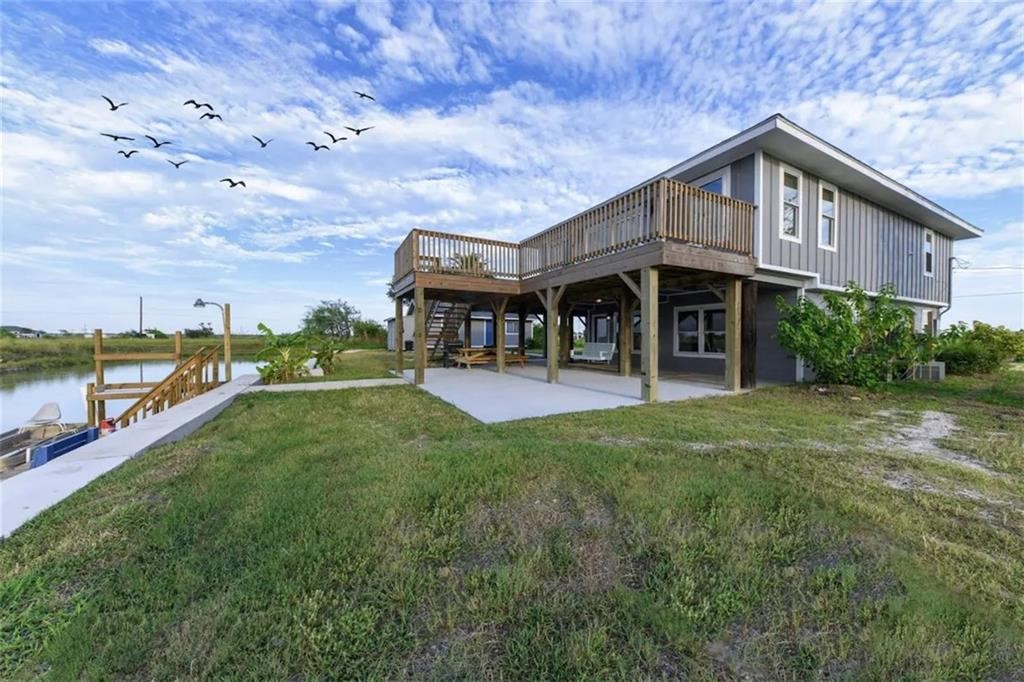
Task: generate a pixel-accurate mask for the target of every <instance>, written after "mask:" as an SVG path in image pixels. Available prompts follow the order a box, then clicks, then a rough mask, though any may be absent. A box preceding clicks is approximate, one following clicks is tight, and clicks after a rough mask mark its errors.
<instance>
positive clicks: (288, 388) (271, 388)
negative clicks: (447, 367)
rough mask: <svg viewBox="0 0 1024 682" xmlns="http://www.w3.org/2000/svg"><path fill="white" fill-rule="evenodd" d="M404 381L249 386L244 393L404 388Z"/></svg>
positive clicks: (358, 380) (354, 380)
mask: <svg viewBox="0 0 1024 682" xmlns="http://www.w3.org/2000/svg"><path fill="white" fill-rule="evenodd" d="M407 383H409V382H407V381H406V380H405V379H350V380H349V381H310V382H307V383H302V384H273V385H268V386H263V385H260V386H250V387H249V388H247V389H245V392H246V393H292V392H299V391H338V390H342V389H346V388H373V387H375V386H404V385H405V384H407Z"/></svg>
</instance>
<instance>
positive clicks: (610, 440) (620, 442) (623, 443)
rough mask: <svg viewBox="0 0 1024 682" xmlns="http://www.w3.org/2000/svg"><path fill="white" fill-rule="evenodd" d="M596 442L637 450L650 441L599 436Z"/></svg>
mask: <svg viewBox="0 0 1024 682" xmlns="http://www.w3.org/2000/svg"><path fill="white" fill-rule="evenodd" d="M597 442H598V443H603V444H604V445H615V446H617V447H623V448H637V447H640V446H643V445H647V444H648V443H650V442H651V441H650V439H648V438H633V437H630V436H601V437H600V438H598V439H597Z"/></svg>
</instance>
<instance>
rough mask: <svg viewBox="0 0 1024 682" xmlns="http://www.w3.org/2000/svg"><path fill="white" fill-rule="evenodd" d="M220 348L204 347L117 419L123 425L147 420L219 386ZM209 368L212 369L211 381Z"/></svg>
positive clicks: (120, 425)
mask: <svg viewBox="0 0 1024 682" xmlns="http://www.w3.org/2000/svg"><path fill="white" fill-rule="evenodd" d="M220 350H221V348H220V346H214V347H213V348H207V347H206V346H203V347H202V348H200V349H199V350H198V351H196V353H195V355H193V356H192V357H190V358H189V359H188V360H186V361H185V362H183V363H182V364H180V365H178V366H177V367H175V368H174V369H173V370H171V372H170V373H169V374H168V375H167V376H166V377H164V379H163V381H161V382H160V383H159V384H157V385H156V386H154V387H153V388H152V390H150V391H149V393H147V394H146V395H144V396H142V397H141V398H139V399H138V400H136V401H135V402H134V403H132V405H131V407H129V408H128V409H127V410H125V411H124V412H122V413H121V416H119V417H118V418H117V424H118V426H119V428H125V427H127V426H129V425H131V424H134V423H137V422H138V421H139V420H140V419H145V418H146V415H147V414H156V413H158V412H162V411H163V410H165V409H167V408H168V407H173V406H175V405H177V404H178V403H181V402H184V401H186V400H188V399H190V398H194V397H196V396H198V395H202V394H203V393H206V392H207V391H209V390H211V389H214V388H216V387H217V386H219V385H220V381H219V376H218V374H219V371H220ZM207 369H209V370H210V373H209V380H208V379H207V375H206V370H207Z"/></svg>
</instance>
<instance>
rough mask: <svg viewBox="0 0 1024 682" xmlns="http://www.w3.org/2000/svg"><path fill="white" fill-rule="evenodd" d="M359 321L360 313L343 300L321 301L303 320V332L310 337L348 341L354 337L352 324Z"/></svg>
mask: <svg viewBox="0 0 1024 682" xmlns="http://www.w3.org/2000/svg"><path fill="white" fill-rule="evenodd" d="M358 319H359V311H358V310H356V309H355V306H352V305H349V304H348V303H347V302H345V301H342V300H341V299H338V300H337V301H320V303H319V305H315V306H313V307H312V308H310V309H309V310H308V311H307V312H306V315H305V317H303V318H302V331H303V332H305V333H306V334H309V335H310V336H327V337H330V338H332V339H347V338H348V337H350V336H351V335H352V324H353V323H354V322H355V321H356V320H358Z"/></svg>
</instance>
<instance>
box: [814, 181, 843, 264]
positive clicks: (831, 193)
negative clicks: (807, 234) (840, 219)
mask: <svg viewBox="0 0 1024 682" xmlns="http://www.w3.org/2000/svg"><path fill="white" fill-rule="evenodd" d="M838 196H839V194H838V192H836V188H835V186H833V185H830V184H828V183H827V182H822V183H821V188H820V194H819V195H818V207H819V211H820V213H821V216H820V217H819V223H818V246H820V247H821V248H823V249H828V250H830V251H835V250H836V200H837V197H838Z"/></svg>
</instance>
